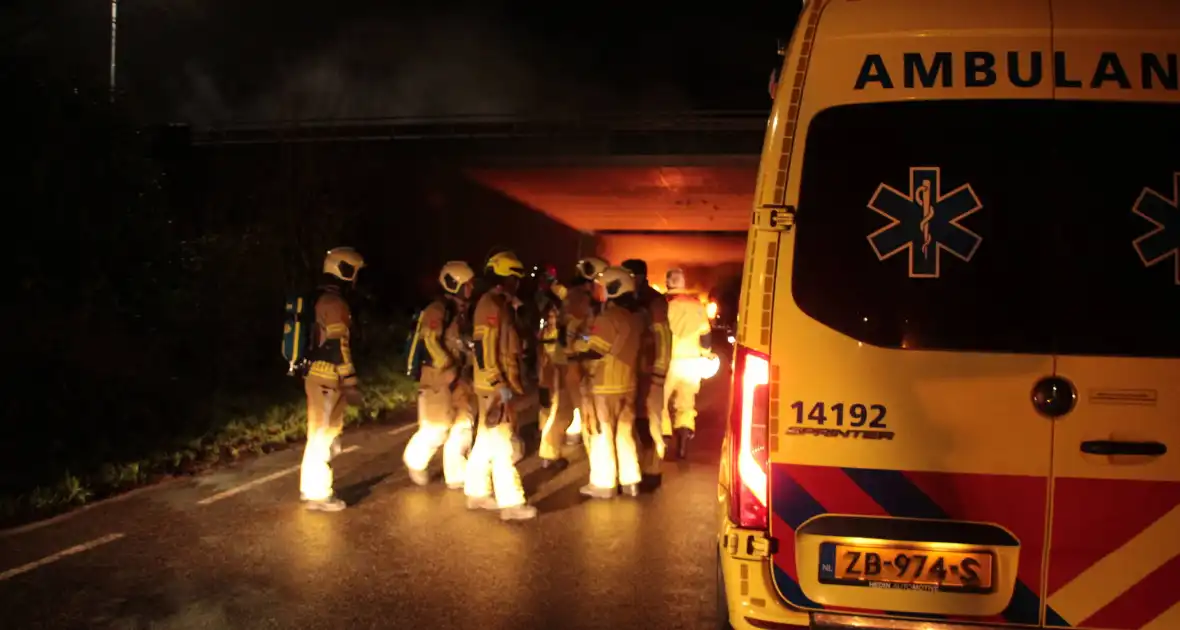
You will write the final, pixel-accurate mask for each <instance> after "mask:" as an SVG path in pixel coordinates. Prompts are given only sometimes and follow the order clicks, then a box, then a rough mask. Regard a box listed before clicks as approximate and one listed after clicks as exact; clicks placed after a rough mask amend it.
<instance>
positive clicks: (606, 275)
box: [595, 267, 635, 300]
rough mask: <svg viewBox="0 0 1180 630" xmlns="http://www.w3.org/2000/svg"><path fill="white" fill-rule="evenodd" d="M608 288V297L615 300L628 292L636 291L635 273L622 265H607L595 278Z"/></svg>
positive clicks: (604, 287) (603, 286)
mask: <svg viewBox="0 0 1180 630" xmlns="http://www.w3.org/2000/svg"><path fill="white" fill-rule="evenodd" d="M595 281H596V282H598V283H599V284H601V285H602V288H603V289H605V290H606V298H607V299H608V300H613V299H615V298H617V297H620V296H622V295H624V294H627V293H635V275H634V274H632V273H631V272H630V271H627V270H626V269H623V268H622V267H607V268H606V269H605V270H603V272H602V273H601V274H599V275H598V277H597V278H595Z"/></svg>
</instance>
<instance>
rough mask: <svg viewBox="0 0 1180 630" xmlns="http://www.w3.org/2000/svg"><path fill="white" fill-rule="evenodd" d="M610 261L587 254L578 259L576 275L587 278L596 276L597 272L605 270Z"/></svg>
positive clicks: (590, 278)
mask: <svg viewBox="0 0 1180 630" xmlns="http://www.w3.org/2000/svg"><path fill="white" fill-rule="evenodd" d="M609 266H610V263H608V262H606V261H605V260H603V259H601V258H598V257H595V256H589V257H586V258H583V259H582V260H579V261H578V275H579V276H582V277H583V278H585V279H587V280H593V279H595V278H597V277H598V274H600V273H602V272H604V271H606V268H607V267H609Z"/></svg>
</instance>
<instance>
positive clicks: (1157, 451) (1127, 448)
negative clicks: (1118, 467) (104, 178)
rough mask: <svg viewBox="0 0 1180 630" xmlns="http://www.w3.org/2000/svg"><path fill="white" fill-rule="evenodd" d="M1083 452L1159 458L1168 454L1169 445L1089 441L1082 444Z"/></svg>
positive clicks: (1161, 443)
mask: <svg viewBox="0 0 1180 630" xmlns="http://www.w3.org/2000/svg"><path fill="white" fill-rule="evenodd" d="M1082 452H1083V453H1088V454H1090V455H1147V456H1154V457H1159V456H1160V455H1163V454H1164V453H1167V452H1168V445H1167V444H1164V443H1163V442H1118V441H1115V440H1089V441H1086V442H1082Z"/></svg>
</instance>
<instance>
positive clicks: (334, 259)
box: [324, 247, 365, 282]
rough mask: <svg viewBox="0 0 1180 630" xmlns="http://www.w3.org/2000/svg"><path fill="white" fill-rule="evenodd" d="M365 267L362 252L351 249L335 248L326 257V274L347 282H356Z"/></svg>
mask: <svg viewBox="0 0 1180 630" xmlns="http://www.w3.org/2000/svg"><path fill="white" fill-rule="evenodd" d="M364 266H365V259H364V257H363V256H361V254H360V252H358V251H356V250H355V249H353V248H351V247H335V248H333V249H329V250H328V254H327V255H326V256H324V273H326V274H330V275H333V276H336V277H337V278H340V279H341V280H344V281H345V282H352V281H353V280H356V274H357V272H358V271H360V270H361V269H362V268H363V267H364Z"/></svg>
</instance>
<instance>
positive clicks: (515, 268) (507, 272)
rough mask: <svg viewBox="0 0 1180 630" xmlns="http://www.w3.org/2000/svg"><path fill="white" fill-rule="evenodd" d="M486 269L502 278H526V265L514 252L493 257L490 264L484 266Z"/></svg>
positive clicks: (489, 261)
mask: <svg viewBox="0 0 1180 630" xmlns="http://www.w3.org/2000/svg"><path fill="white" fill-rule="evenodd" d="M484 269H490V270H491V271H492V273H494V274H496V275H497V276H500V277H501V278H507V277H509V276H511V277H514V278H523V277H524V263H522V262H520V259H519V258H517V257H516V254H515V253H513V252H500V253H499V254H495V255H493V256H492V257H491V258H489V259H488V264H486V265H484Z"/></svg>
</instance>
